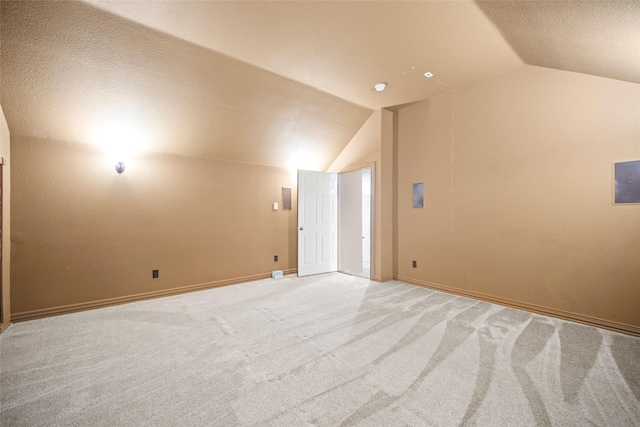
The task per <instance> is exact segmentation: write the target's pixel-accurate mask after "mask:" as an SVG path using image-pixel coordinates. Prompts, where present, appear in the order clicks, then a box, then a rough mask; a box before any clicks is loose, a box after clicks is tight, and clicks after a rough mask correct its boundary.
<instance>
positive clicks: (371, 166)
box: [338, 162, 376, 280]
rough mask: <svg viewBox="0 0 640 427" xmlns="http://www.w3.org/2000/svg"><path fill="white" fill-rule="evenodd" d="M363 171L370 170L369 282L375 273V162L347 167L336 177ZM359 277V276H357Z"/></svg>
mask: <svg viewBox="0 0 640 427" xmlns="http://www.w3.org/2000/svg"><path fill="white" fill-rule="evenodd" d="M363 169H371V206H370V207H369V208H370V209H371V216H370V221H369V227H370V228H371V231H370V233H369V235H370V239H369V245H370V248H369V256H370V258H371V259H370V260H369V266H370V272H369V280H373V277H374V274H373V272H374V271H375V270H374V268H375V259H376V256H375V247H376V245H375V238H376V236H375V230H376V227H375V224H376V162H372V163H367V164H363V165H359V166H352V167H349V168H347V169H343V170H341V171H340V172H338V175H340V174H343V173H349V172H357V171H360V170H363ZM338 193H340V187H338ZM338 200H340V195H339V194H338ZM338 212H340V205H338ZM339 230H340V224H338V232H339ZM338 265H340V248H339V247H338ZM358 277H360V276H358Z"/></svg>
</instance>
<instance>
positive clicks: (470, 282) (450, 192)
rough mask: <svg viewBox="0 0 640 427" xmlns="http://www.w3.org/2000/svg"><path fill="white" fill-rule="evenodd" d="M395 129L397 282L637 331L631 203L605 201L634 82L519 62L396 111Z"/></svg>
mask: <svg viewBox="0 0 640 427" xmlns="http://www.w3.org/2000/svg"><path fill="white" fill-rule="evenodd" d="M397 131H398V147H397V148H398V159H397V165H398V170H397V174H398V186H397V189H396V191H397V197H398V207H397V209H398V218H397V224H396V225H397V230H398V236H397V241H398V243H397V247H396V248H395V249H396V250H397V257H398V267H397V272H396V273H397V276H398V277H399V278H400V279H407V280H412V281H414V282H416V283H424V284H429V283H432V284H438V285H444V286H448V287H451V288H453V289H459V290H465V291H471V292H477V293H482V294H487V295H489V296H493V297H499V298H505V299H508V300H512V301H517V302H524V303H527V304H532V305H539V306H543V307H549V308H551V309H555V310H561V311H564V312H571V313H578V314H581V315H584V316H591V317H595V318H600V319H606V320H609V321H613V322H618V323H622V324H627V325H634V326H636V327H638V326H640V310H638V307H639V303H640V205H632V206H631V205H628V206H614V205H612V163H613V162H615V161H624V160H632V159H640V144H638V141H640V85H637V84H632V83H626V82H621V81H616V80H610V79H605V78H599V77H593V76H588V75H581V74H575V73H569V72H562V71H555V70H550V69H544V68H538V67H533V66H525V67H522V68H520V69H518V70H515V71H511V72H509V73H506V74H503V75H501V76H499V77H496V78H493V79H491V80H489V81H486V82H485V83H483V84H479V85H475V86H472V87H469V88H465V89H460V90H455V91H453V92H451V93H449V94H446V95H442V96H439V97H436V98H432V99H430V100H427V101H423V102H421V103H419V104H416V105H412V106H409V107H406V108H404V109H401V110H400V111H399V116H398V129H397ZM414 182H424V184H425V208H424V209H412V206H411V185H412V183H414ZM412 260H416V261H417V262H418V268H416V269H414V268H412V267H411V261H412Z"/></svg>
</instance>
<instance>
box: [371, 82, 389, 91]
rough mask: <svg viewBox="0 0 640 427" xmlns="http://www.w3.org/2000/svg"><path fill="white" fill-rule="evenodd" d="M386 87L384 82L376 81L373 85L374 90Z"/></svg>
mask: <svg viewBox="0 0 640 427" xmlns="http://www.w3.org/2000/svg"><path fill="white" fill-rule="evenodd" d="M386 87H387V84H386V83H377V84H376V85H375V86H373V88H374V89H375V90H376V92H382V91H383V90H384V88H386Z"/></svg>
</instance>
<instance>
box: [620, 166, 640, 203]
mask: <svg viewBox="0 0 640 427" xmlns="http://www.w3.org/2000/svg"><path fill="white" fill-rule="evenodd" d="M613 181H614V184H613V203H614V204H616V205H618V204H634V203H640V160H633V161H629V162H617V163H614V164H613Z"/></svg>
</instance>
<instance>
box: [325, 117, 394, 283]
mask: <svg viewBox="0 0 640 427" xmlns="http://www.w3.org/2000/svg"><path fill="white" fill-rule="evenodd" d="M392 150H393V113H391V112H390V111H387V110H376V111H374V112H373V114H372V115H371V116H370V117H369V119H368V120H367V122H366V123H365V124H364V126H362V128H361V129H360V130H359V131H358V133H357V134H356V135H355V136H354V137H353V138H352V139H351V141H350V142H349V144H348V145H347V146H346V147H345V149H344V150H343V151H342V153H340V155H339V156H338V157H337V158H336V160H335V161H334V162H333V164H332V165H331V166H330V167H329V169H328V172H346V171H351V170H354V169H358V168H362V167H366V166H370V165H374V167H373V171H372V172H373V173H374V175H375V187H374V195H373V196H374V215H373V245H374V248H373V252H372V254H371V255H372V257H373V270H372V274H371V278H372V279H373V280H376V281H384V280H390V279H391V277H392V273H393V272H392V269H393V266H392V264H391V261H392V257H391V256H392V252H393V241H392V232H393V223H392V209H393V206H392V204H391V199H392V197H393V182H392V181H391V180H390V178H391V176H392V172H393V166H392V163H391V161H392V155H393V152H392Z"/></svg>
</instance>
